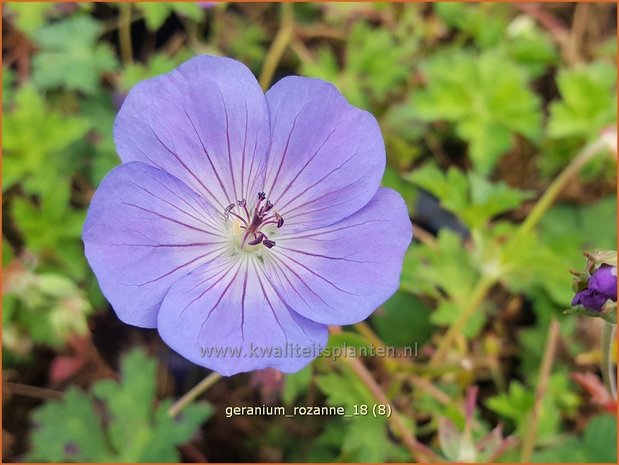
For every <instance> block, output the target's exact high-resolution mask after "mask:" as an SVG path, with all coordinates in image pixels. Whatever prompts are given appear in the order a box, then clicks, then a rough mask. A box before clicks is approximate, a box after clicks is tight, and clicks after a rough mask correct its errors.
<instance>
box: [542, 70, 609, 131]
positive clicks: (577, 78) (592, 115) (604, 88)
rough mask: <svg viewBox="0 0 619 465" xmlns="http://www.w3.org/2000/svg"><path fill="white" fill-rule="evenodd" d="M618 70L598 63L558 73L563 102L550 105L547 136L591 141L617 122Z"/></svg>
mask: <svg viewBox="0 0 619 465" xmlns="http://www.w3.org/2000/svg"><path fill="white" fill-rule="evenodd" d="M616 83H617V70H616V67H615V66H612V65H611V64H609V63H606V62H601V61H599V62H595V63H591V64H589V65H587V66H582V67H579V68H575V69H566V70H563V71H561V72H560V73H559V77H558V78H557V84H558V86H559V91H560V93H561V100H560V101H558V102H554V103H553V104H552V105H550V120H549V122H548V133H549V135H550V136H551V137H556V138H559V137H577V138H579V139H582V140H592V139H595V138H596V137H598V136H599V134H600V132H601V130H602V129H604V128H605V127H607V126H611V125H615V124H616V121H617V107H616V105H615V103H614V102H615V100H616V95H617V92H616V86H617V84H616Z"/></svg>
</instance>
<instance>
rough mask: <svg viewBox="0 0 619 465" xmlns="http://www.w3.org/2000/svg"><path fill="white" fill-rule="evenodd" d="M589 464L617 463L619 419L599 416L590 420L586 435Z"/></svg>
mask: <svg viewBox="0 0 619 465" xmlns="http://www.w3.org/2000/svg"><path fill="white" fill-rule="evenodd" d="M583 439H584V449H585V451H586V454H587V459H588V460H587V462H597V463H616V462H617V448H616V447H615V446H614V445H615V444H616V441H617V417H616V416H613V415H598V416H597V417H595V418H592V419H591V420H589V423H588V424H587V428H586V429H585V434H584V438H583Z"/></svg>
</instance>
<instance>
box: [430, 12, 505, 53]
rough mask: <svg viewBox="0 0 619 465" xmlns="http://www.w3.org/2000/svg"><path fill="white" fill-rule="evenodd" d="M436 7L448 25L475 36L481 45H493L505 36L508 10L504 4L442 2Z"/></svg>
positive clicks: (483, 46) (477, 42) (476, 41)
mask: <svg viewBox="0 0 619 465" xmlns="http://www.w3.org/2000/svg"><path fill="white" fill-rule="evenodd" d="M434 9H435V11H436V13H437V14H438V15H439V17H440V18H441V19H442V20H443V21H444V22H445V23H446V24H447V25H448V26H451V27H454V28H457V29H459V30H461V31H462V32H464V33H465V34H467V35H470V36H471V37H473V38H474V39H475V43H476V44H477V45H478V46H479V47H482V48H485V47H492V46H494V45H496V44H497V43H498V42H499V41H501V40H502V39H503V38H504V34H505V29H506V27H507V14H506V13H507V11H508V10H507V9H506V7H505V6H504V5H497V4H479V5H475V4H465V3H461V2H440V3H436V4H434Z"/></svg>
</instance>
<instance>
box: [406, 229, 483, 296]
mask: <svg viewBox="0 0 619 465" xmlns="http://www.w3.org/2000/svg"><path fill="white" fill-rule="evenodd" d="M479 276H480V273H479V269H478V264H477V263H476V262H475V261H474V259H473V257H472V255H471V254H470V253H469V252H468V251H467V250H466V249H465V248H464V245H463V244H462V238H461V237H460V236H459V235H458V234H456V233H455V232H453V231H450V230H448V229H442V230H441V231H440V232H439V235H438V237H437V247H431V246H428V245H426V244H417V245H415V246H414V247H411V248H410V249H409V250H408V252H407V253H406V256H405V259H404V269H403V270H402V288H403V289H404V290H406V291H409V292H411V293H413V294H426V295H428V296H430V297H435V298H437V299H440V298H443V297H444V294H446V295H447V296H448V297H449V298H450V299H451V300H452V301H453V302H454V303H457V304H458V305H465V304H466V302H467V301H468V298H469V294H470V292H471V290H472V289H473V288H474V286H475V283H476V282H477V280H478V279H479Z"/></svg>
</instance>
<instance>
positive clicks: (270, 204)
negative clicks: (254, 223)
mask: <svg viewBox="0 0 619 465" xmlns="http://www.w3.org/2000/svg"><path fill="white" fill-rule="evenodd" d="M271 208H273V204H272V203H271V201H270V200H267V203H266V205H265V206H264V213H268V212H269V210H271Z"/></svg>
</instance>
